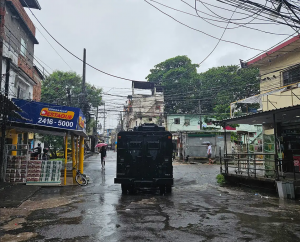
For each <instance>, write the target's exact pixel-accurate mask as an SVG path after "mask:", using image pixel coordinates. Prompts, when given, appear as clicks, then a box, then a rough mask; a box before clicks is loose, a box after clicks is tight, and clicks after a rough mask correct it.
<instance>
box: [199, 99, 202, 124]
mask: <svg viewBox="0 0 300 242" xmlns="http://www.w3.org/2000/svg"><path fill="white" fill-rule="evenodd" d="M201 113H202V110H201V100H199V125H200V130H201V129H202V119H201Z"/></svg>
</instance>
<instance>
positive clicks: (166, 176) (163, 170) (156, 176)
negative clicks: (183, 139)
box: [114, 124, 173, 194]
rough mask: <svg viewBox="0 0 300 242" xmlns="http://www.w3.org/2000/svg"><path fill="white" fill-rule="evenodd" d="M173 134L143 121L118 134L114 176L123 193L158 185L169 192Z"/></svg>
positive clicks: (162, 191) (161, 189)
mask: <svg viewBox="0 0 300 242" xmlns="http://www.w3.org/2000/svg"><path fill="white" fill-rule="evenodd" d="M172 152H173V145H172V134H171V133H170V132H168V131H165V128H164V127H160V126H157V125H156V124H143V125H141V126H138V127H134V129H133V131H121V132H119V133H118V143H117V174H116V175H117V176H116V178H115V181H114V182H115V183H118V184H121V188H122V193H123V194H126V193H127V192H129V193H134V192H135V191H136V189H137V188H142V187H150V188H159V189H160V193H170V192H171V191H172V186H173V165H172Z"/></svg>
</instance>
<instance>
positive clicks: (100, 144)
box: [95, 143, 107, 148]
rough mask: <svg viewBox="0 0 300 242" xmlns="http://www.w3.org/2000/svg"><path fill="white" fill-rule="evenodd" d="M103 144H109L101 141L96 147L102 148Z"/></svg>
mask: <svg viewBox="0 0 300 242" xmlns="http://www.w3.org/2000/svg"><path fill="white" fill-rule="evenodd" d="M102 146H107V144H105V143H99V144H97V145H96V146H95V147H96V148H98V147H100V148H101V147H102Z"/></svg>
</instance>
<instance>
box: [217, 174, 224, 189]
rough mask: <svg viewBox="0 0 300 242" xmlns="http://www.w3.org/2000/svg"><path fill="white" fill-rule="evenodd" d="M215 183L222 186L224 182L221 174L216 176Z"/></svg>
mask: <svg viewBox="0 0 300 242" xmlns="http://www.w3.org/2000/svg"><path fill="white" fill-rule="evenodd" d="M216 179H217V183H218V184H219V185H220V186H222V185H224V184H225V183H226V180H225V177H224V176H223V175H222V174H218V175H217V177H216Z"/></svg>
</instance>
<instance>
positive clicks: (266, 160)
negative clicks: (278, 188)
mask: <svg viewBox="0 0 300 242" xmlns="http://www.w3.org/2000/svg"><path fill="white" fill-rule="evenodd" d="M275 157H276V154H274V153H251V154H249V153H234V154H227V155H224V157H223V159H220V171H221V173H225V174H236V175H241V176H248V177H250V176H251V177H254V178H259V177H265V178H274V179H276V180H279V178H280V177H282V178H292V179H294V180H299V179H300V173H299V166H295V164H294V161H293V160H286V159H282V158H280V157H279V158H275Z"/></svg>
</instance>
